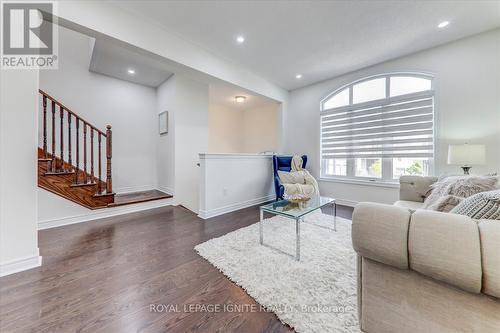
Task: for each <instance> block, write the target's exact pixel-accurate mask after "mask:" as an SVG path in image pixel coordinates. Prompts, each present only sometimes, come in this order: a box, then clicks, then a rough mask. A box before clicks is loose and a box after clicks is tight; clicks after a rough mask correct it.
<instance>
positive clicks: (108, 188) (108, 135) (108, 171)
mask: <svg viewBox="0 0 500 333" xmlns="http://www.w3.org/2000/svg"><path fill="white" fill-rule="evenodd" d="M111 148H112V133H111V125H108V126H106V162H107V163H106V164H107V166H106V193H113V182H112V180H111V155H112V149H111Z"/></svg>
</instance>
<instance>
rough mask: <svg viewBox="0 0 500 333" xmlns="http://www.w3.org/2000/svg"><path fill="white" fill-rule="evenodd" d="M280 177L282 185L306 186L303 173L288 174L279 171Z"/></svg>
mask: <svg viewBox="0 0 500 333" xmlns="http://www.w3.org/2000/svg"><path fill="white" fill-rule="evenodd" d="M278 177H280V181H281V183H282V184H305V183H306V181H305V175H304V173H303V172H301V171H297V172H286V171H281V170H278Z"/></svg>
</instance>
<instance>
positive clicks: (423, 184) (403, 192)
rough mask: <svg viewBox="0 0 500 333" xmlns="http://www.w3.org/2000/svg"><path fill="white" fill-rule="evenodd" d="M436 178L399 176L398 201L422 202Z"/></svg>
mask: <svg viewBox="0 0 500 333" xmlns="http://www.w3.org/2000/svg"><path fill="white" fill-rule="evenodd" d="M436 181H437V177H422V176H401V177H400V178H399V200H405V201H418V202H424V199H425V194H426V193H427V191H428V190H429V188H430V186H431V185H432V184H434V183H435V182H436Z"/></svg>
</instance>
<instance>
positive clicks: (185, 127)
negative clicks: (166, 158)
mask: <svg viewBox="0 0 500 333" xmlns="http://www.w3.org/2000/svg"><path fill="white" fill-rule="evenodd" d="M175 81H176V87H175V91H176V93H175V95H176V102H175V117H174V118H175V139H174V140H175V171H174V172H175V185H174V190H175V200H176V202H177V203H179V204H181V205H183V206H185V207H186V208H188V209H190V210H192V211H193V212H198V208H199V189H200V168H199V167H198V166H197V163H199V158H198V154H199V153H200V152H206V151H207V149H208V85H207V84H204V83H200V82H196V81H193V80H190V79H188V78H185V77H183V76H179V75H177V76H176V78H175Z"/></svg>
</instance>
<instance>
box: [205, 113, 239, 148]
mask: <svg viewBox="0 0 500 333" xmlns="http://www.w3.org/2000/svg"><path fill="white" fill-rule="evenodd" d="M244 113H245V112H244V110H237V109H235V108H228V107H226V106H223V105H214V104H210V106H209V111H208V151H209V152H212V153H242V152H244V150H243V149H244V127H243V122H244Z"/></svg>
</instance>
